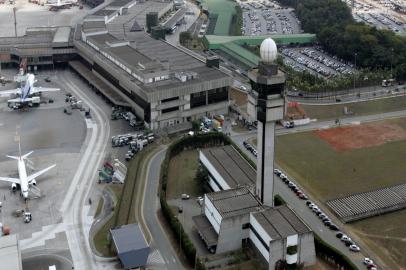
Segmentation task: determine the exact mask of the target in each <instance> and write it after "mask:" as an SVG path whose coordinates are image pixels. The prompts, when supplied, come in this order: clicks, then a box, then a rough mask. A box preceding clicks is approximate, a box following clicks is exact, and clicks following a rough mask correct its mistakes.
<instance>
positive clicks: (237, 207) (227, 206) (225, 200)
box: [206, 187, 263, 217]
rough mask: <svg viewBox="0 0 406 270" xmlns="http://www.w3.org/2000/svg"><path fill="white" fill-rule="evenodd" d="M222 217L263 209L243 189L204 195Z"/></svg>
mask: <svg viewBox="0 0 406 270" xmlns="http://www.w3.org/2000/svg"><path fill="white" fill-rule="evenodd" d="M206 195H207V197H208V198H209V200H210V201H211V202H212V204H213V205H214V207H215V208H216V209H217V211H218V212H219V214H220V215H221V216H222V217H232V216H239V215H244V214H249V213H251V212H255V211H259V210H261V209H263V207H262V205H261V203H260V202H259V201H258V200H257V199H256V198H255V196H254V195H253V194H252V193H251V192H250V191H249V190H248V189H247V188H245V187H242V188H236V189H228V190H222V191H217V192H212V193H208V194H206Z"/></svg>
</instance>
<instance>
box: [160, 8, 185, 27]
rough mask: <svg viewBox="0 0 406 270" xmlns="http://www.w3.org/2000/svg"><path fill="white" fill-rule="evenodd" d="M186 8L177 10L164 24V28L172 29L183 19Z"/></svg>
mask: <svg viewBox="0 0 406 270" xmlns="http://www.w3.org/2000/svg"><path fill="white" fill-rule="evenodd" d="M186 10H187V9H186V8H180V9H178V10H177V11H176V12H175V13H174V14H173V15H172V17H170V18H169V19H168V20H167V21H166V22H165V23H164V27H166V28H169V29H170V28H172V27H174V26H175V25H176V24H177V23H178V22H179V21H180V20H182V19H183V18H184V17H185V14H186Z"/></svg>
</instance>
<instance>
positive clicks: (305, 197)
mask: <svg viewBox="0 0 406 270" xmlns="http://www.w3.org/2000/svg"><path fill="white" fill-rule="evenodd" d="M299 198H300V199H302V200H307V199H308V197H307V196H306V194H304V193H302V194H300V195H299Z"/></svg>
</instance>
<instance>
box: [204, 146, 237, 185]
mask: <svg viewBox="0 0 406 270" xmlns="http://www.w3.org/2000/svg"><path fill="white" fill-rule="evenodd" d="M199 159H200V162H202V164H203V165H204V166H205V167H206V168H207V170H208V171H209V172H210V173H211V175H212V176H213V177H214V178H215V179H216V181H217V183H218V184H219V185H220V186H221V188H222V189H223V190H227V189H230V188H231V187H230V186H229V185H228V184H227V182H226V181H224V179H223V177H221V175H220V174H219V173H218V172H217V170H216V169H215V168H214V166H213V165H212V164H211V163H210V161H209V160H208V159H207V158H206V156H205V155H204V154H203V152H202V151H199Z"/></svg>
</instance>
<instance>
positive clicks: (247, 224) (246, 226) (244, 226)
mask: <svg viewBox="0 0 406 270" xmlns="http://www.w3.org/2000/svg"><path fill="white" fill-rule="evenodd" d="M249 227H250V224H249V223H245V224H242V229H243V230H246V229H249Z"/></svg>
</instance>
